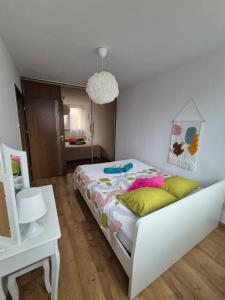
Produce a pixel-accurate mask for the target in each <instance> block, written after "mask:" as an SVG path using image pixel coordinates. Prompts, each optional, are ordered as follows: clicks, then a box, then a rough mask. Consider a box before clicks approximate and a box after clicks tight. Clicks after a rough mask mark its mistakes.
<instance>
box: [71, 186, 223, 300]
mask: <svg viewBox="0 0 225 300" xmlns="http://www.w3.org/2000/svg"><path fill="white" fill-rule="evenodd" d="M74 188H75V189H76V188H78V190H79V191H80V193H81V194H82V196H83V198H84V199H85V201H86V203H87V205H88V206H89V208H90V210H91V212H92V214H93V215H94V217H95V219H96V220H97V222H98V224H99V218H98V216H97V215H96V213H95V211H94V210H93V208H92V207H91V206H90V204H89V201H88V199H87V197H86V195H85V193H84V190H83V188H82V186H81V185H80V184H79V183H78V182H76V181H75V186H74ZM224 199H225V180H223V181H220V182H218V183H215V184H213V185H211V186H209V187H206V188H204V189H201V190H200V191H198V192H196V193H194V194H192V195H190V196H188V197H185V198H183V199H182V200H180V201H177V202H175V203H173V204H171V205H169V206H166V207H164V208H162V209H160V210H158V211H156V212H154V213H151V214H149V215H147V216H145V217H142V218H140V219H138V221H137V223H136V228H135V233H134V238H133V246H132V252H131V256H129V254H128V253H127V251H126V250H125V248H124V247H123V245H122V244H121V242H120V240H119V239H118V238H117V236H114V238H113V239H112V240H109V239H108V241H109V243H110V245H111V247H112V249H113V251H114V252H115V254H116V256H117V257H118V259H119V261H120V263H121V265H122V266H123V268H124V270H125V272H126V273H127V275H128V277H129V291H128V296H129V299H133V298H134V297H135V296H137V295H138V294H139V293H140V292H141V291H142V290H144V289H145V288H146V287H147V286H148V285H149V284H150V283H152V282H153V281H154V280H155V279H156V278H158V277H159V276H160V275H161V274H162V273H163V272H165V271H166V270H167V269H168V268H170V267H171V266H172V265H173V264H175V263H176V262H177V261H178V260H179V259H180V258H181V257H182V256H184V255H185V254H186V253H187V252H188V251H190V250H191V249H192V248H193V247H194V246H195V245H197V244H198V243H199V242H200V241H201V240H203V239H204V238H205V237H206V236H207V235H208V234H209V233H210V232H211V231H213V230H214V229H215V228H216V227H217V226H218V223H219V221H220V220H221V215H222V211H223V204H224ZM99 226H100V224H99ZM103 233H104V232H103Z"/></svg>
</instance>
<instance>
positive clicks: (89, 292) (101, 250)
mask: <svg viewBox="0 0 225 300" xmlns="http://www.w3.org/2000/svg"><path fill="white" fill-rule="evenodd" d="M35 184H36V185H37V186H41V185H47V184H52V185H53V188H54V193H55V197H56V205H57V210H58V215H59V220H60V227H61V231H62V238H61V239H60V241H59V249H60V255H61V268H60V283H59V300H92V299H93V300H127V299H128V297H127V291H128V277H127V275H126V273H125V272H124V270H123V268H122V267H121V265H120V263H119V261H118V259H117V257H116V256H115V254H114V253H113V251H112V249H111V247H110V245H109V244H108V242H107V240H106V238H105V237H104V235H103V234H102V232H101V229H100V228H99V226H98V224H97V223H96V221H95V219H94V217H93V216H92V214H91V212H90V210H89V209H88V207H87V205H86V204H85V202H84V201H83V199H82V196H81V195H80V194H79V193H77V192H75V193H74V191H73V179H72V174H66V175H65V176H59V177H52V178H48V179H42V180H38V181H36V182H35ZM146 259H147V258H146ZM18 284H19V289H20V299H21V300H47V299H50V298H49V295H48V294H47V292H46V291H45V288H44V281H43V270H42V269H38V270H35V271H33V272H30V273H29V274H25V275H23V276H21V277H20V278H19V280H18ZM167 299H169V300H180V299H185V300H186V299H187V300H192V299H194V300H222V299H225V228H222V227H219V228H217V229H216V230H215V231H214V232H213V233H211V234H210V235H209V236H208V237H207V238H206V239H205V240H203V241H202V242H201V243H199V245H197V246H196V247H195V248H194V249H192V250H191V251H190V252H189V253H188V254H187V255H185V256H184V257H183V258H182V259H181V260H180V261H179V262H177V263H176V264H175V265H174V266H172V267H171V268H170V269H169V270H168V271H167V272H165V273H164V274H163V275H162V276H161V277H159V278H158V279H157V280H155V281H154V282H153V283H152V284H151V285H150V286H149V287H148V288H146V289H145V290H144V291H143V292H142V293H140V295H138V296H137V297H136V299H135V300H167Z"/></svg>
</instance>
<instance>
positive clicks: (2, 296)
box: [0, 277, 6, 300]
mask: <svg viewBox="0 0 225 300" xmlns="http://www.w3.org/2000/svg"><path fill="white" fill-rule="evenodd" d="M0 299H1V300H6V297H5V292H4V288H3V283H2V278H1V277H0Z"/></svg>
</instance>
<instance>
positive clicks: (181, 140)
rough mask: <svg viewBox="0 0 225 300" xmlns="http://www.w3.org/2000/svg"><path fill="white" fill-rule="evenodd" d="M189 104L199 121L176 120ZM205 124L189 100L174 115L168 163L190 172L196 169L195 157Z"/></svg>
mask: <svg viewBox="0 0 225 300" xmlns="http://www.w3.org/2000/svg"><path fill="white" fill-rule="evenodd" d="M189 104H192V105H193V107H194V109H195V110H196V111H197V113H198V115H199V117H200V119H199V120H196V121H191V120H190V121H186V120H177V118H178V116H179V115H180V114H181V113H182V112H184V110H185V109H186V108H187V106H188V105H189ZM203 122H205V120H204V118H203V116H202V114H201V112H200V110H199V109H198V106H197V104H196V102H195V101H194V99H193V98H191V99H190V100H189V101H188V102H187V103H186V104H185V105H184V107H183V108H182V109H181V110H180V111H179V112H178V113H177V114H176V117H175V119H174V120H173V126H172V135H171V143H170V151H169V159H168V162H169V163H171V164H174V165H177V166H179V167H181V168H184V169H188V170H191V171H194V170H196V168H197V156H198V152H199V138H200V134H201V129H202V123H203Z"/></svg>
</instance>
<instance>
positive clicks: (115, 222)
mask: <svg viewBox="0 0 225 300" xmlns="http://www.w3.org/2000/svg"><path fill="white" fill-rule="evenodd" d="M157 175H162V176H164V177H169V176H170V175H169V174H168V173H164V172H162V171H160V170H159V169H156V168H153V167H149V168H148V169H145V170H140V171H137V172H134V173H132V172H129V173H123V174H119V175H118V174H117V175H115V176H113V177H102V178H98V179H95V180H92V179H91V178H89V176H88V175H87V174H86V172H85V171H84V170H83V169H82V166H79V167H77V169H76V170H75V173H74V176H75V180H76V182H78V183H79V184H80V185H82V187H83V189H84V191H85V195H86V197H87V199H88V200H89V201H90V203H91V206H92V207H93V208H94V210H95V212H96V213H97V215H98V217H99V224H100V225H101V228H102V230H103V231H105V233H106V234H107V236H108V237H109V238H110V236H111V235H112V234H115V233H117V232H118V231H119V230H120V228H121V227H122V226H124V225H127V224H128V223H130V222H134V220H137V216H136V215H134V214H133V212H132V211H130V210H129V209H128V208H127V207H126V206H124V205H123V204H122V203H121V202H120V201H118V200H117V198H116V197H115V195H116V194H121V193H125V192H127V190H128V188H129V187H130V186H131V184H132V183H133V182H134V181H135V179H137V178H140V177H142V178H143V177H145V178H149V177H154V176H157Z"/></svg>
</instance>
